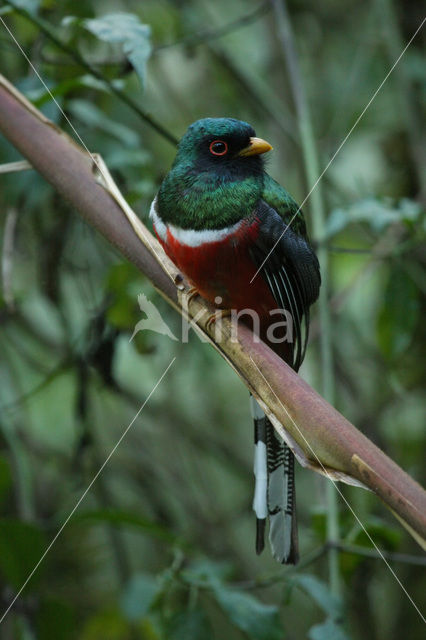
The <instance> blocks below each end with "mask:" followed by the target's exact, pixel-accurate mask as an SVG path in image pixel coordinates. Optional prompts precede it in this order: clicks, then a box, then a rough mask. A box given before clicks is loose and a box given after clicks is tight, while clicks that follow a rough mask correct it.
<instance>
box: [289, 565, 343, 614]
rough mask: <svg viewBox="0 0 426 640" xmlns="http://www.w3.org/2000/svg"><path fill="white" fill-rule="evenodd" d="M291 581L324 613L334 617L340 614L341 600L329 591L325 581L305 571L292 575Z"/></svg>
mask: <svg viewBox="0 0 426 640" xmlns="http://www.w3.org/2000/svg"><path fill="white" fill-rule="evenodd" d="M293 583H294V584H296V585H297V586H299V587H300V588H301V589H303V591H305V592H306V593H307V594H308V595H309V596H310V597H311V598H312V600H314V601H315V602H316V603H317V604H318V605H319V606H320V607H321V609H322V610H323V611H325V613H327V614H328V615H330V616H333V617H334V618H335V617H337V616H339V615H341V612H342V604H341V601H340V600H339V599H338V598H336V596H334V595H333V594H332V593H331V592H330V589H329V587H328V586H327V585H326V584H325V582H322V581H321V580H319V579H318V578H316V577H315V576H312V575H310V574H307V573H305V574H300V575H297V576H294V578H293Z"/></svg>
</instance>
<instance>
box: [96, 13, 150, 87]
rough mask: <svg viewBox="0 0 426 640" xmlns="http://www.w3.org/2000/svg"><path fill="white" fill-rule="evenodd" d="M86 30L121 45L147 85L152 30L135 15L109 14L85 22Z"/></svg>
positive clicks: (141, 79)
mask: <svg viewBox="0 0 426 640" xmlns="http://www.w3.org/2000/svg"><path fill="white" fill-rule="evenodd" d="M83 25H84V26H85V28H86V29H87V30H88V31H90V32H91V33H93V35H95V36H96V37H97V38H99V40H103V41H104V42H109V43H110V44H121V45H122V49H123V52H124V54H125V56H126V57H127V59H128V60H129V62H130V63H131V64H132V66H133V68H134V69H135V71H136V73H137V74H138V76H139V79H140V81H141V84H142V86H144V84H145V75H146V62H147V60H148V58H149V56H150V54H151V42H150V38H151V28H150V27H149V25H147V24H142V23H141V22H140V21H139V18H138V16H136V15H134V14H133V13H109V14H107V15H104V16H102V17H101V18H94V19H90V20H84V21H83Z"/></svg>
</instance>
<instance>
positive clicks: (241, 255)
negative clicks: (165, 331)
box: [157, 222, 276, 317]
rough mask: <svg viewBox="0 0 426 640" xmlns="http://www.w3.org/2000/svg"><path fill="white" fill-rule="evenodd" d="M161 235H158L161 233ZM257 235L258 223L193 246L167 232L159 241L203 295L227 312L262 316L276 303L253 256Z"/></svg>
mask: <svg viewBox="0 0 426 640" xmlns="http://www.w3.org/2000/svg"><path fill="white" fill-rule="evenodd" d="M157 235H158V234H157ZM256 235H257V222H254V223H252V224H251V225H246V226H245V227H243V228H242V229H240V230H238V231H236V232H235V233H232V234H230V235H229V236H227V237H225V238H223V239H221V240H219V241H211V242H205V243H203V244H200V245H198V246H191V245H188V244H184V243H182V242H180V241H178V240H177V239H176V238H175V237H174V236H173V235H172V233H171V232H170V230H167V235H166V237H165V238H162V237H160V236H159V235H158V238H159V240H160V242H161V244H162V246H163V248H164V250H165V252H166V253H167V255H168V256H169V258H170V259H171V260H173V262H174V263H175V264H176V266H177V267H178V268H179V269H181V271H183V273H184V274H185V275H186V276H187V278H188V279H189V280H190V281H191V283H192V284H193V285H194V286H195V287H196V288H197V289H198V291H199V292H200V293H201V295H202V296H203V297H204V298H205V299H206V300H208V301H209V302H211V303H212V304H214V305H215V306H217V307H220V308H223V309H235V310H237V311H242V310H243V309H252V310H253V311H256V312H257V313H258V314H259V315H260V316H261V317H264V316H266V315H267V314H268V313H269V311H270V310H271V309H274V308H275V307H276V302H275V300H274V298H273V297H272V294H271V292H270V290H269V288H268V286H267V284H266V282H265V281H264V280H263V278H262V277H261V275H257V276H256V277H255V278H254V280H253V282H250V281H251V280H252V278H253V277H254V276H255V274H256V271H257V267H256V265H255V263H254V262H253V261H252V259H251V257H250V254H249V246H250V243H252V242H254V239H255V237H256Z"/></svg>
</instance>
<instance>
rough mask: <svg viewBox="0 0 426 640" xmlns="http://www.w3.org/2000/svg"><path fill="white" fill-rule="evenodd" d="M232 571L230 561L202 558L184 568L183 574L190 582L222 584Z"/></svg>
mask: <svg viewBox="0 0 426 640" xmlns="http://www.w3.org/2000/svg"><path fill="white" fill-rule="evenodd" d="M230 572H231V566H230V565H229V564H228V563H226V562H214V561H212V560H207V559H205V558H202V559H201V560H195V561H194V562H192V563H191V566H190V567H188V568H187V569H185V570H183V571H182V573H181V575H182V578H183V579H184V580H185V581H186V582H188V583H190V584H192V583H196V584H199V583H200V582H204V583H205V584H206V585H220V583H221V582H222V581H223V580H224V579H225V578H226V577H227V576H229V574H230Z"/></svg>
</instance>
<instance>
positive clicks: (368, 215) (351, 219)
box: [325, 198, 422, 238]
mask: <svg viewBox="0 0 426 640" xmlns="http://www.w3.org/2000/svg"><path fill="white" fill-rule="evenodd" d="M421 211H422V209H421V206H420V204H419V203H417V202H414V201H413V200H409V199H408V198H403V199H402V200H400V201H399V202H398V203H397V204H394V203H393V202H391V201H390V200H383V201H381V200H375V199H374V198H367V199H365V200H359V201H358V202H354V203H353V204H352V205H351V206H349V207H348V208H347V209H334V210H333V211H332V212H331V213H330V215H329V216H328V219H327V225H326V233H325V235H326V238H330V237H332V236H335V235H336V234H337V233H339V232H340V231H342V230H343V229H344V228H345V227H346V226H348V225H349V224H353V223H359V222H367V223H368V224H369V225H370V227H371V228H372V229H373V230H374V231H375V232H378V233H379V232H381V231H383V229H385V228H386V227H387V226H389V225H390V224H394V223H395V222H414V221H416V220H417V219H418V217H419V215H420V213H421Z"/></svg>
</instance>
